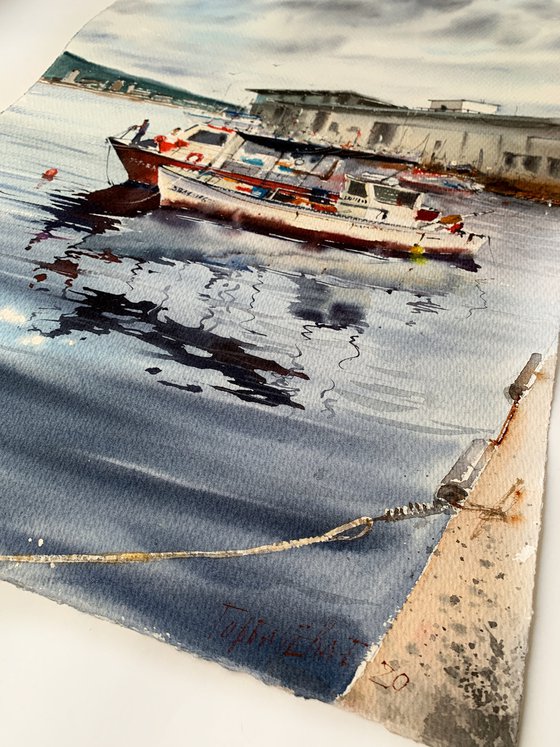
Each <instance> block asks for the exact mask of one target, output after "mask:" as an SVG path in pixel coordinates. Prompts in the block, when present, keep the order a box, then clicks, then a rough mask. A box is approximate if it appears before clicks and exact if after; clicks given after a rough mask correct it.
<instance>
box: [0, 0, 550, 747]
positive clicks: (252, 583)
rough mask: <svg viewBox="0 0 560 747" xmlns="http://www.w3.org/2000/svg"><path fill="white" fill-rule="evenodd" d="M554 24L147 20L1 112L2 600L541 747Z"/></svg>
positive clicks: (285, 17) (445, 6) (121, 17)
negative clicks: (45, 606)
mask: <svg viewBox="0 0 560 747" xmlns="http://www.w3.org/2000/svg"><path fill="white" fill-rule="evenodd" d="M558 15H559V13H558V4H557V3H546V4H545V3H537V2H529V1H526V2H513V1H512V2H509V1H508V2H506V3H503V4H502V5H501V6H500V9H497V10H495V11H493V12H489V11H488V9H487V7H486V5H485V4H484V3H482V2H479V1H478V0H456V1H454V2H446V3H443V2H436V0H430V2H427V1H426V2H419V1H418V2H415V1H413V0H402V2H393V3H382V2H374V1H371V2H351V3H335V2H330V0H323V1H322V2H312V3H307V4H302V3H299V2H296V1H295V0H294V1H292V0H285V1H284V2H269V1H268V0H245V1H244V2H239V3H236V4H235V5H232V4H231V3H227V2H220V1H216V2H212V3H201V2H198V1H192V2H188V1H187V0H175V1H174V2H167V3H158V2H150V1H149V0H145V1H142V2H132V0H128V1H126V0H123V1H122V2H117V3H115V4H114V5H113V6H112V7H111V8H110V9H108V10H107V11H105V12H104V13H102V14H101V15H100V16H98V17H97V18H96V19H94V20H93V21H92V22H91V23H89V24H88V25H87V26H86V27H85V28H84V29H83V31H82V32H80V33H79V34H78V35H77V36H76V37H75V38H74V39H73V40H72V41H71V42H70V44H69V46H68V48H67V50H66V51H65V52H64V53H63V54H61V55H60V56H59V57H58V58H57V59H56V60H55V61H54V62H53V63H52V65H51V66H50V67H49V68H48V70H46V71H45V74H44V75H43V77H42V79H41V80H40V81H39V82H38V83H37V84H36V85H35V86H33V88H32V89H31V90H30V91H29V92H28V93H27V94H26V96H25V97H24V98H23V99H21V100H20V101H19V102H17V104H15V105H13V106H12V107H10V108H9V109H8V110H7V111H6V112H4V113H3V114H2V116H1V117H0V133H1V145H0V151H1V155H2V176H1V185H0V189H1V193H0V200H1V202H2V205H3V210H2V217H1V219H0V221H1V230H2V238H3V243H2V250H1V253H0V278H1V280H0V282H1V297H0V343H1V348H0V366H1V371H2V374H1V381H2V387H1V390H0V391H1V398H2V410H3V414H4V417H3V429H2V446H1V453H2V460H1V461H2V471H3V485H2V491H1V505H2V523H1V527H0V553H1V555H0V577H1V578H2V579H4V580H8V581H11V582H13V583H14V584H17V585H19V586H22V587H24V588H26V589H30V590H33V591H36V592H39V593H40V594H43V595H45V596H47V597H49V598H52V599H54V600H57V601H63V602H65V603H68V604H70V605H72V606H74V607H76V608H78V609H80V610H82V611H85V612H89V613H91V614H95V615H98V616H102V617H104V618H107V619H109V620H113V621H115V622H117V623H119V624H122V625H124V626H126V627H129V628H132V629H135V630H138V631H141V632H144V633H146V634H148V635H152V636H155V637H156V638H158V639H160V640H162V641H164V642H166V643H168V644H171V645H173V646H176V647H178V648H180V649H184V650H188V651H190V652H193V653H195V654H197V655H200V656H202V657H204V658H207V659H210V660H213V661H218V662H220V663H222V664H223V665H225V666H227V667H229V668H232V669H241V670H244V671H248V672H251V673H252V674H254V675H255V676H256V677H258V678H260V679H261V680H263V681H264V682H266V683H269V684H271V685H279V686H282V687H284V688H287V689H289V690H290V691H291V692H293V693H294V694H295V695H297V696H301V697H306V698H314V699H318V700H322V701H325V702H330V703H333V704H336V705H337V706H338V707H342V708H345V709H348V710H351V711H355V712H357V713H359V714H361V715H363V716H366V717H368V718H371V719H374V720H377V721H380V722H382V723H384V724H385V725H386V726H387V727H388V728H390V729H392V730H393V731H396V732H398V733H401V734H403V735H405V736H408V737H411V738H412V739H415V740H418V741H420V742H422V743H425V744H427V745H437V746H440V745H441V746H442V747H443V746H447V745H453V746H455V745H465V746H467V745H468V746H469V747H470V745H475V746H478V745H480V746H482V745H504V746H505V745H514V744H516V741H517V734H518V726H519V718H520V703H521V697H522V684H523V672H524V665H525V657H526V655H527V644H528V635H529V629H530V622H531V615H532V595H533V586H534V577H535V565H536V558H537V548H538V534H539V526H540V516H541V501H542V492H543V480H544V470H545V456H546V438H547V427H548V418H549V409H550V401H551V397H552V384H553V379H554V371H555V362H556V341H557V335H558V320H559V310H560V309H559V300H558V299H559V298H560V294H559V289H560V245H559V238H558V204H559V202H560V120H559V119H558V117H559V109H558V106H557V103H556V100H555V96H554V80H553V77H552V76H551V77H550V78H549V79H547V80H545V81H544V82H543V79H542V74H541V72H542V67H543V66H547V65H548V66H549V67H550V68H553V66H554V65H555V64H557V63H556V61H555V53H554V38H553V36H554V33H553V29H554V24H553V23H552V21H553V20H554V19H556V20H557V19H558ZM467 46H468V50H467Z"/></svg>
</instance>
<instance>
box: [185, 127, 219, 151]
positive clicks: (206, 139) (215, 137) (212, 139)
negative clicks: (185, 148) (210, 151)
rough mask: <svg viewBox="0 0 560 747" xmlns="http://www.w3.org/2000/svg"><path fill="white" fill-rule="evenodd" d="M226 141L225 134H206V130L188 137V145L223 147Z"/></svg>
mask: <svg viewBox="0 0 560 747" xmlns="http://www.w3.org/2000/svg"><path fill="white" fill-rule="evenodd" d="M226 140H227V134H226V133H225V132H208V131H207V130H200V132H195V134H194V135H192V136H191V137H189V142H190V143H202V144H203V145H218V146H220V147H221V146H222V145H225V143H226Z"/></svg>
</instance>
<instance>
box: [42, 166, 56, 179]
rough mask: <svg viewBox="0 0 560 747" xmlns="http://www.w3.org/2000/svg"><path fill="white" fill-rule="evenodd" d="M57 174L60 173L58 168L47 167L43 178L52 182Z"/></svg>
mask: <svg viewBox="0 0 560 747" xmlns="http://www.w3.org/2000/svg"><path fill="white" fill-rule="evenodd" d="M57 174H58V169H47V170H46V171H45V173H44V174H43V176H42V178H43V179H46V180H47V181H48V182H52V180H53V179H54V178H55V176H56V175H57Z"/></svg>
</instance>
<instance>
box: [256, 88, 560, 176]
mask: <svg viewBox="0 0 560 747" xmlns="http://www.w3.org/2000/svg"><path fill="white" fill-rule="evenodd" d="M249 90H251V91H252V92H253V93H256V94H257V97H256V99H255V101H254V102H253V104H252V106H251V110H250V113H251V114H252V115H255V116H258V117H260V118H261V119H262V122H263V125H264V127H265V129H267V130H269V131H270V132H271V133H272V134H274V135H276V136H277V137H285V138H293V139H295V140H312V141H314V142H319V143H325V144H330V145H336V146H339V147H340V146H342V147H348V148H350V147H351V148H355V149H357V150H364V151H369V152H374V153H376V152H379V153H382V154H384V155H389V156H396V157H399V158H404V159H409V160H411V161H414V162H417V163H420V164H422V165H423V166H426V167H430V166H431V167H433V168H436V167H443V168H446V167H447V168H449V167H465V168H469V169H471V170H473V171H477V172H479V173H481V174H484V175H486V176H489V177H494V178H498V179H500V180H504V181H507V182H511V183H515V182H520V181H525V182H530V183H531V184H547V185H554V186H555V187H556V188H559V189H560V120H554V119H543V118H538V117H519V116H515V117H514V116H505V115H498V114H496V111H497V105H496V104H485V103H484V102H475V101H467V100H464V99H461V100H457V99H452V100H447V101H443V100H437V101H435V100H434V101H432V102H431V104H432V106H431V107H430V108H429V109H407V108H406V107H403V106H395V105H394V104H388V103H387V102H384V101H381V100H379V99H376V98H371V97H367V96H361V95H360V94H358V93H354V92H351V91H306V90H301V91H295V90H285V91H283V90H274V89H249ZM434 104H438V106H437V107H434V106H433V105H434ZM442 104H443V108H442ZM446 104H450V105H451V106H450V107H447V105H446ZM475 105H476V106H478V107H479V108H483V107H487V109H485V110H484V111H476V112H474V111H473V110H472V107H473V106H475ZM469 107H470V108H469ZM485 115H493V116H485Z"/></svg>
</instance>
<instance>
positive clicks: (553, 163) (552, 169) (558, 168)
mask: <svg viewBox="0 0 560 747" xmlns="http://www.w3.org/2000/svg"><path fill="white" fill-rule="evenodd" d="M548 173H549V175H550V176H553V177H554V178H555V179H560V158H549V159H548Z"/></svg>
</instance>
